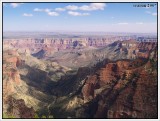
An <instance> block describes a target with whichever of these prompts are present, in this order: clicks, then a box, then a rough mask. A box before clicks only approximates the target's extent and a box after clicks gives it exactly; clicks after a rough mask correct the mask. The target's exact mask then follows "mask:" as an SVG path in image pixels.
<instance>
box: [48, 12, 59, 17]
mask: <svg viewBox="0 0 160 121" xmlns="http://www.w3.org/2000/svg"><path fill="white" fill-rule="evenodd" d="M47 14H48V15H49V16H59V14H58V13H57V12H47Z"/></svg>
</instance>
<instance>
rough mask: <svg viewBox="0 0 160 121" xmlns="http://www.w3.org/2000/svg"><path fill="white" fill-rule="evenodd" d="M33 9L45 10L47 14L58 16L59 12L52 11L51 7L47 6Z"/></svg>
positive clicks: (37, 10)
mask: <svg viewBox="0 0 160 121" xmlns="http://www.w3.org/2000/svg"><path fill="white" fill-rule="evenodd" d="M34 11H36V12H45V13H47V14H48V15H49V16H59V14H58V13H57V12H54V11H52V9H49V8H46V9H39V8H35V9H34Z"/></svg>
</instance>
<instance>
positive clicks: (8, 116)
mask: <svg viewBox="0 0 160 121" xmlns="http://www.w3.org/2000/svg"><path fill="white" fill-rule="evenodd" d="M3 118H16V117H15V116H13V115H8V114H6V113H3Z"/></svg>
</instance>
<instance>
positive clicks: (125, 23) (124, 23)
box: [118, 22, 129, 25]
mask: <svg viewBox="0 0 160 121" xmlns="http://www.w3.org/2000/svg"><path fill="white" fill-rule="evenodd" d="M118 24H119V25H127V24H129V23H127V22H123V23H118Z"/></svg>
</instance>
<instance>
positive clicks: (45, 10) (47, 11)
mask: <svg viewBox="0 0 160 121" xmlns="http://www.w3.org/2000/svg"><path fill="white" fill-rule="evenodd" d="M51 10H52V9H48V8H46V9H44V12H46V13H49V12H50V11H51Z"/></svg>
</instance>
